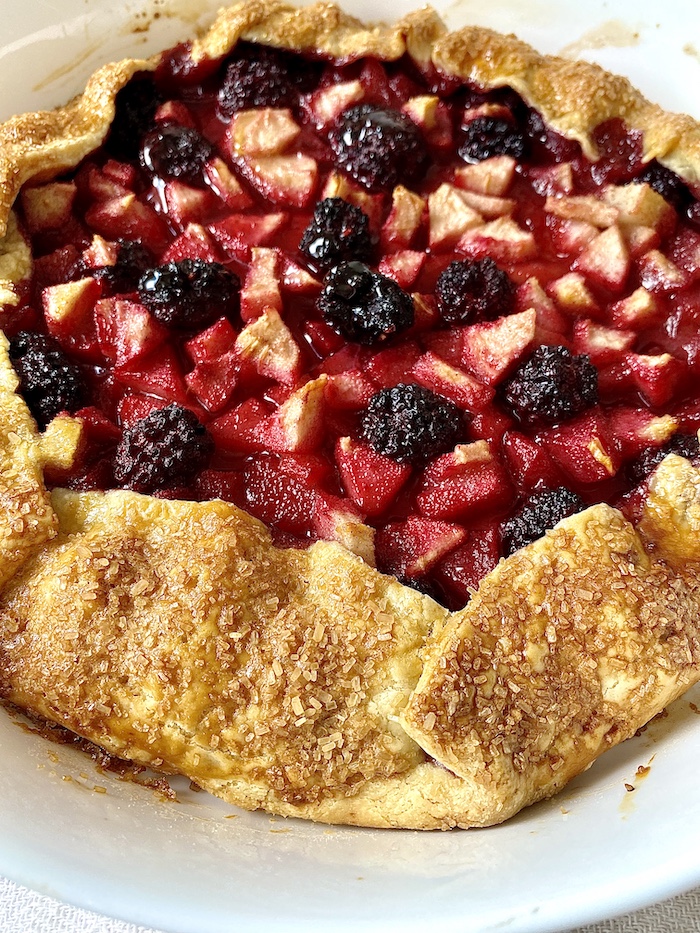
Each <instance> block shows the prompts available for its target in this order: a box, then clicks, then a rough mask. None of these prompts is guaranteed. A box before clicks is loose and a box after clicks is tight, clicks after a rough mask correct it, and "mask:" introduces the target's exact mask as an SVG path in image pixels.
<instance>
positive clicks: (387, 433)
mask: <svg viewBox="0 0 700 933" xmlns="http://www.w3.org/2000/svg"><path fill="white" fill-rule="evenodd" d="M362 435H363V437H364V438H365V440H366V441H367V442H368V443H369V444H370V446H371V447H372V448H373V449H374V450H376V452H377V453H379V454H383V455H384V456H386V457H391V458H392V459H393V460H396V461H398V462H399V463H413V464H423V463H425V462H426V461H427V460H432V459H433V457H439V456H440V454H444V453H447V452H448V451H450V450H453V449H454V447H455V445H456V444H458V443H459V442H460V441H462V440H464V439H465V420H464V414H463V413H462V412H461V411H460V409H459V408H458V407H457V406H456V405H455V404H454V403H453V402H451V401H449V399H446V398H444V397H443V396H442V395H437V393H435V392H431V391H430V389H425V388H423V386H419V385H416V384H415V383H409V384H405V383H400V384H399V385H397V386H394V387H393V388H390V389H381V390H380V391H379V392H377V393H376V394H375V395H373V396H372V398H371V399H370V402H369V405H368V406H367V409H366V411H365V413H364V415H363V417H362Z"/></svg>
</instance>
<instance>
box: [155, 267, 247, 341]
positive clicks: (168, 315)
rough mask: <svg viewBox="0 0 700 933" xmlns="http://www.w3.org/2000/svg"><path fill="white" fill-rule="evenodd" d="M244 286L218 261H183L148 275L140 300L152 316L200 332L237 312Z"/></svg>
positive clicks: (156, 269)
mask: <svg viewBox="0 0 700 933" xmlns="http://www.w3.org/2000/svg"><path fill="white" fill-rule="evenodd" d="M240 287H241V283H240V280H239V278H238V276H237V275H235V274H234V273H233V272H230V271H229V270H228V269H226V268H225V267H224V266H222V265H221V264H220V263H218V262H205V261H204V260H203V259H182V260H181V261H180V262H169V263H167V264H166V265H164V266H157V267H156V268H155V269H149V270H148V271H147V272H145V273H144V274H143V275H142V276H141V279H140V281H139V286H138V291H139V297H140V298H141V301H142V302H143V304H144V305H145V306H146V307H147V308H148V310H149V311H150V312H151V314H152V315H153V317H154V318H155V319H156V320H157V321H160V322H161V323H162V324H165V325H167V326H168V327H172V328H175V329H178V330H198V329H199V328H201V327H206V326H207V325H208V324H211V323H212V322H213V321H215V320H216V319H217V318H218V317H221V316H222V315H223V314H226V315H228V316H229V317H231V316H233V315H235V314H237V313H238V310H239V306H240V301H239V298H240Z"/></svg>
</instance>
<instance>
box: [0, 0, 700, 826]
mask: <svg viewBox="0 0 700 933" xmlns="http://www.w3.org/2000/svg"><path fill="white" fill-rule="evenodd" d="M603 91H604V92H605V93H602V92H603ZM0 147H2V149H1V150H0V151H2V153H4V154H3V155H2V156H0V172H1V173H3V174H0V183H1V184H2V186H3V199H4V204H5V207H6V214H7V212H8V211H9V209H10V207H11V206H13V209H12V212H11V213H9V215H7V233H6V237H5V240H4V241H3V244H4V246H3V244H0V250H2V249H4V252H2V253H0V300H1V301H2V302H3V304H2V310H1V311H0V323H1V324H2V328H3V330H4V332H5V334H6V335H7V338H8V340H9V344H8V347H7V355H8V359H9V362H10V363H11V367H12V368H11V369H10V368H9V367H8V366H7V365H6V377H5V379H4V382H3V385H4V388H5V395H6V396H7V404H6V419H5V420H6V426H7V430H8V437H10V436H12V437H16V438H17V437H19V438H22V439H23V441H22V445H19V447H18V446H17V444H14V445H13V444H12V442H9V441H7V442H6V447H7V450H6V455H5V458H4V461H3V462H4V464H5V472H6V475H7V477H8V478H7V479H6V481H5V485H6V486H7V495H6V496H5V498H6V499H7V501H8V506H7V509H8V515H11V517H12V520H13V522H14V525H12V524H11V525H10V527H11V529H12V531H13V535H9V532H8V536H9V537H10V538H11V541H12V547H13V548H14V549H13V550H12V551H11V552H10V551H9V550H8V552H7V555H6V558H4V560H5V561H6V563H7V565H8V567H9V568H10V569H9V570H6V569H3V574H2V579H9V578H10V577H12V576H13V575H14V577H13V579H12V580H11V581H10V582H9V584H8V585H7V587H6V590H5V593H4V596H3V603H2V610H1V611H2V613H3V619H4V621H3V624H2V628H3V641H4V642H6V643H7V647H6V649H5V658H4V663H3V665H2V666H3V668H4V670H3V675H2V682H3V689H4V693H5V694H6V695H7V696H8V697H9V698H10V699H11V700H13V702H17V703H19V704H20V705H23V706H26V707H28V708H31V709H33V710H36V711H38V712H40V713H42V714H43V715H46V716H48V717H49V718H52V719H56V720H58V721H59V722H62V723H64V724H65V725H67V726H68V727H69V728H72V729H74V730H75V731H77V732H79V733H80V734H81V735H85V736H86V737H88V738H90V739H92V740H94V741H97V742H98V743H100V744H102V745H104V746H105V747H106V748H108V749H109V750H110V751H112V752H113V753H115V754H119V755H122V756H124V757H130V758H133V759H135V760H137V761H142V762H145V763H148V764H151V765H153V766H155V767H161V768H163V769H164V770H166V771H167V770H175V771H183V772H184V773H186V774H189V775H190V776H191V777H193V778H194V779H195V780H197V781H198V782H199V783H201V784H202V785H203V786H206V787H208V788H209V789H211V790H213V791H214V792H217V793H220V794H222V795H223V796H225V797H227V799H230V800H232V801H233V802H236V803H239V804H242V805H244V806H250V807H256V806H264V807H266V808H267V809H270V810H272V811H274V812H280V813H286V814H298V815H299V814H300V815H306V816H310V817H312V818H315V819H324V820H331V821H340V822H354V823H361V824H367V825H403V826H419V827H426V828H427V827H432V826H449V825H454V824H459V825H473V824H477V825H484V824H488V823H492V822H496V821H498V820H500V819H504V818H505V817H507V816H509V815H510V814H511V813H513V812H515V811H516V810H517V809H519V808H520V807H521V806H522V805H524V804H525V803H528V802H531V801H532V800H534V799H539V798H540V797H542V796H547V795H549V794H551V793H553V792H554V791H555V790H557V789H558V788H559V787H560V786H561V785H562V784H563V783H564V782H565V781H566V780H568V778H569V777H571V776H573V775H574V774H575V773H577V772H578V771H580V770H581V769H582V768H583V767H585V766H587V765H588V764H589V763H590V761H591V760H592V759H593V758H594V757H595V756H596V755H597V754H598V753H599V752H600V751H602V750H603V749H604V748H605V747H606V746H607V745H610V744H612V743H613V742H615V741H619V740H620V739H622V738H624V737H626V736H627V735H629V734H631V733H633V732H634V731H635V729H637V728H638V727H639V726H640V725H642V724H643V723H644V722H645V721H646V720H647V719H648V718H650V717H651V716H652V715H654V714H655V713H656V712H658V711H659V710H660V709H662V708H663V706H664V705H665V704H666V703H667V702H668V701H669V700H670V699H672V698H674V697H675V696H676V695H678V693H680V692H681V691H682V690H683V689H685V688H686V687H687V686H689V685H690V683H692V682H694V681H695V680H697V679H698V677H700V641H699V639H698V630H697V617H698V609H700V595H698V564H697V561H698V559H700V501H699V495H698V489H700V479H699V477H700V474H699V473H698V472H697V470H696V469H695V467H697V466H698V465H700V445H699V443H698V428H700V392H699V391H698V387H699V386H700V333H699V331H698V322H699V321H700V204H699V203H698V201H697V199H696V191H697V187H695V186H697V183H698V168H699V167H700V132H699V130H698V127H697V125H695V124H694V123H693V122H692V121H690V120H689V119H688V118H681V117H673V116H670V115H667V114H663V113H662V112H661V111H659V110H658V109H657V108H654V107H652V106H651V105H649V104H647V103H646V102H645V101H644V100H643V99H642V98H641V97H640V96H639V95H638V94H637V93H636V92H634V91H633V90H632V89H631V88H630V87H629V85H627V84H626V82H624V81H622V80H621V79H616V78H613V77H611V76H610V75H605V74H604V73H602V72H600V71H599V70H598V69H596V68H594V67H593V66H589V65H585V64H582V63H567V62H563V61H560V60H554V59H543V58H540V57H539V56H537V55H536V53H534V52H533V51H532V50H530V49H528V48H527V47H526V46H524V45H522V44H521V43H519V42H517V41H516V40H514V39H512V38H509V39H506V38H504V37H501V36H497V35H496V34H492V33H488V32H486V31H484V30H479V29H472V30H465V31H463V32H462V33H456V34H446V33H445V32H444V29H443V27H442V26H441V24H440V23H439V22H438V21H437V20H436V18H435V17H434V16H433V15H432V14H431V13H429V12H425V11H424V12H423V13H419V14H415V15H414V16H412V17H408V18H407V19H406V20H405V21H403V22H402V23H401V24H399V25H397V26H396V27H392V28H384V29H373V30H370V29H366V28H365V27H362V26H361V25H360V24H359V23H357V22H355V21H354V20H351V19H349V18H348V17H345V16H344V15H343V14H341V13H340V12H339V11H338V10H337V9H336V8H334V7H331V6H322V7H318V8H309V9H306V10H300V11H294V10H292V9H290V8H286V7H284V6H280V5H277V4H265V3H257V4H248V5H246V6H245V7H238V8H234V9H233V10H231V11H228V12H226V13H224V14H223V15H222V17H221V19H220V20H219V22H218V23H217V24H216V25H215V27H213V29H212V31H211V32H210V33H208V34H207V36H205V37H204V38H203V39H202V40H198V41H196V42H194V43H190V44H186V45H183V46H180V47H178V48H176V49H174V50H171V51H170V52H168V53H165V54H163V55H162V56H159V57H158V58H157V59H156V60H152V61H148V62H126V63H122V64H121V65H118V66H110V67H108V68H107V69H104V70H103V72H101V73H98V75H97V76H96V77H95V78H94V79H93V80H92V82H91V84H90V85H89V86H88V89H87V91H86V94H85V95H84V96H83V97H82V98H81V99H79V100H78V101H77V102H74V103H73V104H72V105H69V107H68V108H65V109H64V110H62V111H58V112H56V113H54V114H48V115H47V114H43V115H36V114H35V115H28V116H26V117H23V118H17V119H16V120H14V121H10V123H9V124H7V125H6V126H5V127H4V128H0ZM20 185H23V186H22V187H21V190H19V189H20ZM17 194H19V196H18V197H17V198H16V200H15V197H16V195H17ZM15 387H17V391H18V393H19V396H20V397H21V399H23V402H22V401H20V400H19V399H18V398H17V396H15V395H13V390H14V388H15ZM25 405H26V408H25V407H24V406H25ZM27 409H28V411H27ZM8 419H9V420H8ZM32 419H33V421H32ZM18 458H20V459H19V460H18ZM18 463H21V464H23V466H22V467H21V468H20V467H18ZM18 469H19V474H21V475H25V474H27V470H29V474H31V476H32V477H33V479H32V483H31V484H30V486H31V490H32V496H33V499H32V505H31V507H30V508H26V502H25V501H23V502H22V503H21V507H19V506H17V503H16V502H15V503H14V504H13V500H12V496H14V498H15V499H16V498H17V496H18V495H19V496H21V494H22V490H21V489H20V490H19V491H18V488H17V484H16V483H15V484H14V486H13V483H12V482H11V480H12V477H13V476H16V475H17V471H18ZM13 471H14V472H13ZM29 474H27V475H29ZM42 476H43V477H44V479H45V481H46V483H47V485H48V487H49V488H51V489H54V490H55V491H54V492H53V494H52V496H51V498H47V494H46V493H45V491H44V487H43V484H42V478H41V477H42ZM20 485H21V484H20ZM27 488H29V487H27ZM13 489H14V492H13V491H12V490H13ZM107 490H123V492H108V493H105V491H107ZM42 497H43V498H42ZM37 502H40V503H43V504H42V505H37ZM227 504H229V505H227ZM22 508H24V511H23V512H22ZM17 514H23V515H31V516H34V518H35V521H34V523H33V524H31V523H30V524H27V523H26V522H25V526H24V527H23V528H21V529H19V531H20V534H19V538H20V539H21V540H22V542H23V544H22V547H20V548H19V551H18V547H17V542H16V538H17V528H18V526H17V521H18V519H17ZM39 518H41V520H39ZM254 519H258V520H260V522H262V523H263V525H260V524H259V523H258V522H257V521H254ZM30 525H31V529H32V533H31V534H30V532H29V528H30ZM39 527H41V528H42V529H43V530H41V531H40V532H37V528H39ZM22 532H24V534H22ZM32 535H34V537H32ZM314 542H336V544H330V545H329V544H318V543H317V544H315V545H314ZM311 545H314V546H313V547H311ZM337 545H342V549H341V548H339V547H338V546H337ZM307 548H308V550H306V549H307ZM23 549H24V550H23ZM25 551H26V553H25ZM18 554H19V556H18ZM352 554H354V555H356V557H353V556H351V555H352ZM358 558H359V559H358ZM504 559H505V560H504ZM282 564H284V566H282ZM375 567H376V570H377V571H379V572H380V573H381V574H384V575H390V576H391V577H392V578H396V579H395V580H392V579H389V578H388V577H387V576H380V574H377V573H376V572H375V570H373V569H371V568H375ZM69 568H70V569H69ZM251 574H253V576H254V577H255V578H256V580H254V579H253V578H251ZM185 578H187V579H185ZM234 578H235V579H234ZM397 581H398V582H397ZM73 590H75V591H76V593H75V594H74V595H73V596H71V595H67V594H70V593H72V592H73ZM475 594H476V595H475ZM73 600H75V601H76V602H75V604H73ZM64 601H65V603H66V605H67V606H68V608H66V609H64V610H59V609H58V603H59V602H61V603H62V602H64ZM71 606H72V607H73V608H72V609H71V608H70V607H71ZM465 606H466V607H467V608H466V610H465V611H464V612H462V613H459V614H457V615H453V616H451V615H450V614H449V612H448V611H447V610H450V611H452V612H455V611H458V610H462V609H464V607H465ZM261 607H264V608H261ZM441 607H445V608H444V609H443V608H441ZM62 612H63V614H64V615H65V618H64V619H63V622H61V621H58V622H57V621H56V619H57V618H58V617H61V613H62ZM40 617H41V618H40ZM45 617H46V618H50V619H51V621H50V622H47V621H46V620H45ZM185 618H186V619H187V620H188V621H187V623H186V624H185V623H184V622H183V619H185ZM81 619H82V621H81ZM139 626H141V628H140V631H137V629H138V627H139ZM108 630H109V631H108ZM71 639H72V640H71ZM149 650H152V651H153V656H151V657H149V658H147V657H145V655H146V654H148V651H149ZM76 652H78V654H84V656H85V657H84V659H83V660H82V661H81V664H83V665H84V667H85V670H84V671H83V672H82V674H81V673H80V672H79V671H76V670H69V668H70V665H71V664H75V662H76ZM42 667H43V671H44V673H43V676H38V675H37V670H40V669H42ZM90 670H93V671H95V670H97V671H100V675H101V678H102V679H101V682H100V684H99V685H96V684H95V683H94V680H95V675H94V674H93V675H92V677H90V674H89V672H90ZM231 684H234V685H235V689H233V688H232V687H231ZM186 736H189V738H187V737H186Z"/></svg>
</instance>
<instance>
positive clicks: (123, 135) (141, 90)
mask: <svg viewBox="0 0 700 933" xmlns="http://www.w3.org/2000/svg"><path fill="white" fill-rule="evenodd" d="M162 103H163V97H162V95H161V94H160V93H159V92H158V90H157V89H156V86H155V84H154V81H153V77H152V76H151V75H143V76H137V77H135V78H132V79H131V81H129V83H128V84H126V85H125V86H124V87H123V88H122V89H121V90H120V91H119V93H118V94H117V96H116V99H115V102H114V107H115V110H114V119H113V120H112V127H111V129H110V131H109V136H108V137H107V139H106V140H105V148H106V150H107V152H108V153H109V154H110V155H111V156H112V157H113V158H115V159H121V160H122V161H125V162H131V161H133V160H135V159H136V158H138V154H139V147H140V145H141V138H142V137H143V135H144V134H145V133H148V132H149V131H150V130H152V129H153V128H154V126H155V119H154V118H155V115H156V110H157V109H158V107H159V106H160V105H161V104H162Z"/></svg>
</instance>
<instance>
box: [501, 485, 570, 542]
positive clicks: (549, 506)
mask: <svg viewBox="0 0 700 933" xmlns="http://www.w3.org/2000/svg"><path fill="white" fill-rule="evenodd" d="M585 508H586V503H585V502H584V501H583V499H582V498H581V497H580V496H579V495H577V494H576V493H575V492H572V491H571V490H570V489H567V488H566V487H565V486H560V487H559V488H558V489H548V490H546V492H538V493H535V495H533V496H530V498H529V499H528V500H527V501H526V502H525V504H524V505H523V507H522V508H521V509H520V511H519V512H516V513H515V515H511V517H510V518H507V519H505V521H503V522H501V546H502V548H503V556H504V557H508V556H509V555H510V554H512V553H513V551H517V550H518V549H519V548H521V547H525V545H527V544H532V542H533V541H537V539H538V538H541V537H542V535H543V534H544V533H545V531H547V530H548V529H550V528H554V526H555V525H556V524H557V522H560V521H561V520H562V518H568V517H569V515H575V514H576V512H581V511H582V510H583V509H585Z"/></svg>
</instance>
